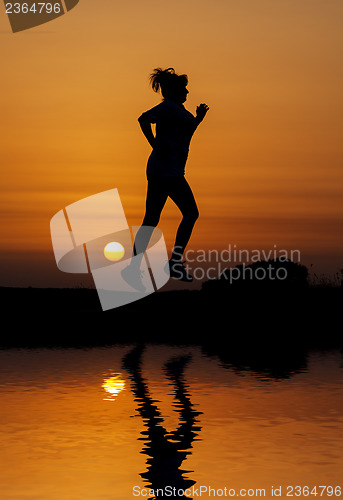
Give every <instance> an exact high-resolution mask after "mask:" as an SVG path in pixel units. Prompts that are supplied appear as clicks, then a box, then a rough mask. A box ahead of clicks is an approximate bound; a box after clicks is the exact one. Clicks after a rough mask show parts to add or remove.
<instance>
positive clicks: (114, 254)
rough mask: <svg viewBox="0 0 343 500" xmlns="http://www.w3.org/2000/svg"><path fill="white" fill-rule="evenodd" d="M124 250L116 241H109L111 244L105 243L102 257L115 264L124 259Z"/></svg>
mask: <svg viewBox="0 0 343 500" xmlns="http://www.w3.org/2000/svg"><path fill="white" fill-rule="evenodd" d="M124 254H125V250H124V247H123V245H122V244H121V243H118V242H117V241H111V243H107V245H106V246H105V248H104V255H105V257H106V259H108V260H111V261H112V262H117V261H118V260H120V259H122V258H123V257H124Z"/></svg>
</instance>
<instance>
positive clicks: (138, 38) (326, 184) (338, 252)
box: [0, 0, 343, 287]
mask: <svg viewBox="0 0 343 500" xmlns="http://www.w3.org/2000/svg"><path fill="white" fill-rule="evenodd" d="M342 21H343V3H342V1H341V0H325V1H324V0H187V1H184V0H183V1H180V0H173V1H172V2H171V1H170V2H167V1H162V2H161V1H157V0H154V1H152V0H147V1H142V0H128V1H125V2H117V1H114V0H101V1H96V0H80V2H79V4H78V5H77V6H76V7H75V8H74V9H72V10H71V11H70V12H69V13H67V14H66V15H64V16H62V17H60V18H58V19H56V20H54V21H52V22H49V23H47V24H45V25H42V26H39V27H36V28H32V29H29V30H26V31H23V32H19V33H16V34H13V33H12V31H11V28H10V24H9V21H8V18H7V16H6V14H5V7H4V4H3V3H2V4H1V18H0V40H1V48H2V50H1V64H2V78H1V90H2V91H1V94H0V109H1V121H0V144H1V166H2V183H1V191H2V192H1V212H2V220H3V223H2V226H3V227H2V238H1V244H0V253H1V269H2V270H1V282H0V285H1V286H30V285H31V286H49V287H54V286H73V285H77V284H79V283H80V282H81V281H82V282H83V283H88V282H87V280H86V279H85V278H84V277H82V276H81V278H80V276H74V275H67V274H64V273H62V272H61V271H59V270H58V269H57V267H56V264H55V259H54V255H53V251H52V245H51V239H50V228H49V224H50V219H51V217H52V216H53V215H54V214H55V213H56V212H58V211H59V210H60V209H62V208H63V207H65V206H67V205H69V204H70V203H73V202H75V201H77V200H79V199H81V198H84V197H86V196H90V195H92V194H95V193H98V192H101V191H105V190H108V189H112V188H118V190H119V193H120V197H121V200H122V203H123V206H124V209H125V212H126V216H127V220H128V223H129V225H139V224H140V222H141V221H142V218H143V215H144V205H145V194H146V177H145V169H146V162H147V158H148V155H149V153H150V146H149V144H148V143H147V141H146V140H145V138H144V136H143V135H142V133H141V131H140V128H139V124H138V122H137V118H138V116H139V115H140V114H141V113H142V112H143V111H146V110H147V109H149V108H151V107H153V106H155V105H156V104H158V103H159V102H160V96H159V95H157V94H154V93H153V92H152V90H151V88H149V84H148V75H149V73H150V72H151V71H152V70H153V69H154V68H155V67H159V66H160V67H170V66H172V67H174V68H175V70H176V71H177V72H179V73H187V75H188V77H189V86H188V89H189V91H190V93H189V97H188V100H187V102H186V104H185V106H186V108H187V109H188V110H190V111H191V112H192V113H195V109H196V106H197V105H198V104H200V103H201V102H205V103H206V104H208V105H209V107H210V111H209V112H208V115H207V116H206V118H205V120H204V122H203V123H202V124H201V125H200V126H199V129H198V130H197V132H196V134H195V136H194V138H193V139H192V143H191V149H190V156H189V160H188V163H187V168H186V178H187V179H188V181H189V183H190V184H191V186H192V189H193V191H194V194H195V196H196V199H197V203H198V206H199V211H200V218H199V220H198V221H197V223H196V226H195V230H194V233H193V235H192V238H191V241H190V244H189V248H191V249H195V250H197V249H224V248H227V247H228V245H230V244H231V245H232V246H233V245H236V246H237V247H238V248H242V249H250V250H252V249H264V250H266V251H268V250H269V249H272V248H273V247H274V245H276V246H277V248H279V249H299V251H300V252H301V256H302V263H303V264H305V265H307V266H310V265H311V264H313V269H314V270H316V271H317V272H318V273H326V274H328V275H333V274H334V273H335V272H336V271H338V270H339V269H341V268H343V168H342V167H343V165H342V157H343V156H342V153H343V140H342V137H343V92H342V88H343V62H342V61H343V58H342V54H343V30H342ZM178 221H179V212H178V210H177V208H176V207H175V206H174V205H173V203H172V202H171V201H169V202H168V203H167V205H166V208H165V210H164V212H163V215H162V219H161V224H160V228H161V229H162V231H163V232H164V235H165V239H166V242H167V245H168V248H169V249H170V247H171V245H172V243H173V239H174V236H175V232H176V228H177V224H178Z"/></svg>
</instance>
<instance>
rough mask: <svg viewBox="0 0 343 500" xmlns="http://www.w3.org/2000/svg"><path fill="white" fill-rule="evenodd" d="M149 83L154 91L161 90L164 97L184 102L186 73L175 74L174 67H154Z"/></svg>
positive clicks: (186, 82)
mask: <svg viewBox="0 0 343 500" xmlns="http://www.w3.org/2000/svg"><path fill="white" fill-rule="evenodd" d="M150 83H151V86H152V89H153V90H154V91H155V92H159V91H160V92H161V94H162V96H163V97H164V98H165V99H166V98H167V99H173V100H175V101H178V102H185V100H186V99H187V94H188V90H187V89H186V86H187V84H188V78H187V75H177V74H176V73H175V70H174V68H167V69H161V68H156V69H154V71H153V72H152V73H151V75H150Z"/></svg>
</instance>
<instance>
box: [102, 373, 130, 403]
mask: <svg viewBox="0 0 343 500" xmlns="http://www.w3.org/2000/svg"><path fill="white" fill-rule="evenodd" d="M101 387H103V388H104V389H105V391H106V392H107V393H108V396H109V397H107V398H104V401H114V400H115V398H116V397H117V396H118V394H119V393H120V392H121V391H123V390H124V389H125V380H123V379H122V378H121V374H120V373H114V374H113V375H112V377H108V378H105V379H104V381H103V383H102V386H101Z"/></svg>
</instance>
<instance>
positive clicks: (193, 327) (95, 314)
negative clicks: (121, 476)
mask: <svg viewBox="0 0 343 500" xmlns="http://www.w3.org/2000/svg"><path fill="white" fill-rule="evenodd" d="M0 294H1V303H2V315H3V325H7V326H6V327H5V326H4V327H3V328H2V334H1V340H0V347H5V348H6V347H16V346H17V347H24V346H25V347H34V346H49V347H51V346H58V345H59V346H88V347H90V346H93V345H113V344H116V343H129V342H137V341H139V342H160V343H166V344H180V343H181V344H193V345H201V346H203V345H205V344H209V343H210V344H214V345H223V346H226V347H227V346H232V345H242V346H244V344H245V343H246V342H250V343H253V344H255V345H260V344H261V343H262V344H267V345H270V343H271V342H272V343H273V344H277V345H282V344H284V343H287V342H291V343H293V344H294V343H297V344H299V343H301V344H304V345H309V346H313V347H316V346H317V347H319V348H321V347H324V346H327V347H330V346H332V347H333V348H337V347H338V348H342V345H343V341H342V327H341V307H342V303H343V288H339V287H308V288H305V289H268V288H262V287H257V288H239V289H233V288H232V289H221V288H220V287H208V289H207V290H205V289H203V290H200V291H199V290H198V291H189V290H179V291H168V292H163V291H160V292H157V293H154V294H152V295H149V296H147V297H145V298H144V299H141V300H138V301H136V302H133V303H131V304H127V305H125V306H122V307H119V308H116V309H111V310H108V311H102V309H101V306H100V302H99V299H98V295H97V291H96V290H94V289H82V288H80V289H71V288H67V289H66V288H60V289H53V288H45V289H43V288H7V287H0Z"/></svg>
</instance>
